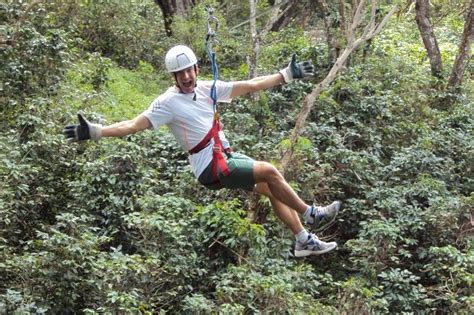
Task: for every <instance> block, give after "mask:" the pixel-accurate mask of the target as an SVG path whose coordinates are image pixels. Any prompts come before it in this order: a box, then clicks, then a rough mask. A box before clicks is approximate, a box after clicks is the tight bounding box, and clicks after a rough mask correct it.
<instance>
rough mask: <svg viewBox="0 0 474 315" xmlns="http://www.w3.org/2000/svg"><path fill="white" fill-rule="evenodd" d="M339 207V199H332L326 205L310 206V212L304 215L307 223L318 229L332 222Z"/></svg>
mask: <svg viewBox="0 0 474 315" xmlns="http://www.w3.org/2000/svg"><path fill="white" fill-rule="evenodd" d="M340 207H341V202H340V201H334V202H333V203H331V204H330V205H329V206H326V207H316V206H312V208H311V213H310V214H309V216H307V217H305V220H306V222H307V223H309V224H312V225H314V226H315V227H317V228H318V229H322V228H324V227H325V226H327V225H328V224H330V223H332V222H334V220H335V219H336V216H337V214H338V212H339V208H340Z"/></svg>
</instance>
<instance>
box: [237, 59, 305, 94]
mask: <svg viewBox="0 0 474 315" xmlns="http://www.w3.org/2000/svg"><path fill="white" fill-rule="evenodd" d="M313 75H314V66H313V65H312V64H311V62H310V61H303V62H300V63H297V62H296V55H293V56H292V58H291V62H290V63H289V64H288V67H286V68H284V69H282V70H280V71H279V72H278V73H276V74H272V75H266V76H261V77H256V78H254V79H252V80H246V81H236V82H234V84H233V88H232V93H231V95H230V97H231V98H234V97H237V96H240V95H245V94H248V93H253V92H257V91H261V90H265V89H268V88H271V87H274V86H277V85H280V84H282V83H290V82H291V81H292V80H293V79H303V78H307V77H312V76H313Z"/></svg>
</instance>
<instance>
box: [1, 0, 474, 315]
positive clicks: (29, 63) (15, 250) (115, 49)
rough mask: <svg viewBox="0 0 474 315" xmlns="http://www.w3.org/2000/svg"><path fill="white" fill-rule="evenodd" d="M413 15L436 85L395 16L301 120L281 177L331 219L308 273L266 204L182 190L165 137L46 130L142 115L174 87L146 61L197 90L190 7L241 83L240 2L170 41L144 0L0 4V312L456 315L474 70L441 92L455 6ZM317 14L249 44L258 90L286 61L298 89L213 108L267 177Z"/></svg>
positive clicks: (467, 249)
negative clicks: (432, 47)
mask: <svg viewBox="0 0 474 315" xmlns="http://www.w3.org/2000/svg"><path fill="white" fill-rule="evenodd" d="M197 2H198V1H197ZM349 2H351V1H348V2H347V3H349ZM392 2H394V1H381V6H380V10H382V11H383V12H385V11H387V10H388V7H389V5H390V4H391V3H392ZM431 2H432V5H433V8H432V14H433V16H434V18H435V19H436V21H437V23H436V24H435V28H434V30H435V33H436V35H437V39H438V42H439V45H440V50H441V56H442V58H443V65H444V68H443V71H444V73H443V74H442V75H441V76H438V77H434V76H432V75H431V72H430V68H429V61H428V60H427V56H426V51H425V50H424V47H423V43H422V41H421V38H420V34H419V31H418V29H417V28H416V23H415V16H414V12H413V11H412V10H411V9H409V8H405V7H403V9H401V10H400V13H399V14H398V15H397V16H394V17H393V18H392V19H391V21H390V22H389V24H388V25H387V26H386V27H385V28H384V30H383V31H382V32H381V33H380V34H379V35H378V36H377V37H375V38H374V39H373V40H372V41H371V42H370V43H368V44H367V45H365V47H362V48H361V49H359V50H357V51H356V52H354V54H353V55H352V56H351V58H350V60H349V62H348V63H347V64H346V66H345V67H344V69H343V71H342V72H341V73H340V74H339V75H338V77H337V78H336V80H335V81H334V82H333V84H331V85H330V86H329V87H328V88H327V89H326V90H324V91H323V92H322V93H321V95H320V96H319V98H318V100H317V102H316V105H315V108H314V109H313V110H312V112H311V113H310V116H309V117H308V121H307V124H306V125H305V127H304V130H303V133H302V135H301V137H300V139H299V140H298V143H297V144H296V145H295V146H294V148H295V152H294V154H295V157H294V160H293V163H292V164H291V169H290V170H289V172H288V173H287V176H288V179H289V180H290V181H291V185H292V186H293V187H294V188H295V189H296V190H297V191H298V193H299V194H300V195H301V196H302V198H303V199H304V200H305V201H307V202H313V201H314V202H316V203H328V202H330V201H332V200H335V199H339V200H342V202H343V210H342V212H341V213H340V215H339V217H338V219H337V221H336V224H334V225H333V226H331V227H330V228H329V229H327V230H325V231H323V232H322V233H320V234H319V236H320V237H321V238H322V239H325V240H328V239H331V240H335V241H337V242H338V244H339V247H338V249H337V250H336V251H334V252H331V253H329V254H326V255H322V256H317V257H312V258H306V259H295V258H294V257H293V256H292V253H291V248H292V246H293V245H292V244H293V236H292V235H291V233H290V231H289V230H287V228H285V227H284V226H283V225H282V224H281V222H280V221H279V220H278V219H277V218H276V216H275V215H274V214H273V213H272V212H271V207H270V204H269V203H268V201H267V200H266V199H264V198H261V199H259V198H258V197H256V196H255V195H253V194H251V193H247V192H242V191H226V190H222V191H218V192H210V191H207V190H205V188H202V187H201V186H199V185H198V184H197V182H196V180H195V179H194V178H193V176H192V174H191V171H190V167H189V166H188V162H187V155H186V153H185V152H182V151H181V149H180V148H179V147H178V145H177V144H176V142H175V141H174V139H173V138H172V136H171V135H170V134H169V133H168V131H167V130H166V129H161V130H159V131H158V132H151V131H147V132H144V133H141V134H137V135H133V136H129V137H126V138H123V139H107V140H101V141H100V142H88V143H69V142H67V141H66V140H65V138H64V137H63V136H62V134H61V130H62V128H63V127H64V126H65V125H67V124H70V123H72V122H74V121H75V119H76V114H77V113H78V112H83V113H84V114H85V115H86V116H87V117H88V118H89V119H90V120H91V121H94V122H101V123H111V122H116V121H120V120H125V119H131V118H133V117H135V116H136V115H137V114H139V113H141V112H142V111H143V110H145V109H146V108H147V107H148V105H149V103H150V102H151V101H152V100H153V99H154V98H155V97H156V96H157V95H159V94H160V93H162V92H164V91H165V89H166V88H167V87H168V86H169V85H170V84H172V81H171V80H170V78H169V77H168V74H167V73H166V71H165V69H164V65H163V59H164V55H165V53H166V51H167V49H168V48H170V47H171V46H173V45H175V44H177V43H185V44H187V45H190V46H192V47H193V48H194V49H195V50H196V52H197V54H198V57H199V59H200V64H201V73H200V75H202V77H204V78H210V75H211V74H210V71H209V70H210V67H209V62H208V60H207V56H206V52H205V50H204V39H205V35H206V12H205V4H212V5H213V6H214V7H215V8H217V10H216V12H215V13H216V14H217V16H218V18H219V21H220V26H219V33H218V34H219V37H218V38H219V42H218V44H217V46H216V52H217V56H218V62H219V68H220V77H221V79H224V80H237V79H245V78H247V76H248V72H249V58H248V57H249V56H250V54H251V52H252V47H253V46H252V41H251V38H250V36H249V33H248V28H247V27H248V26H247V25H243V26H240V27H237V28H235V27H234V26H235V25H238V24H239V23H240V22H242V21H244V20H246V19H248V2H245V1H242V2H235V3H232V2H229V1H224V2H223V3H218V2H213V1H202V2H199V3H198V4H196V5H195V6H194V7H193V8H191V9H190V10H189V12H188V14H187V15H186V16H180V17H176V18H175V19H174V20H173V24H172V27H173V35H172V36H167V33H166V31H165V29H164V25H163V21H162V13H161V11H160V8H159V7H158V6H157V5H156V4H155V3H154V2H153V1H137V2H133V1H132V2H128V1H127V2H122V1H100V2H96V1H57V2H55V1H48V2H46V1H45V2H41V1H33V2H25V1H13V2H9V3H2V4H0V19H1V21H2V33H3V34H2V36H3V39H2V44H1V46H0V55H1V60H2V62H1V69H0V75H1V78H2V80H1V82H2V83H1V84H2V85H1V90H2V95H1V96H0V99H1V105H0V115H1V117H2V120H1V122H0V140H1V141H0V179H1V181H0V249H1V250H0V313H17V314H23V313H32V314H42V313H52V314H56V313H61V314H73V313H84V314H99V313H113V314H115V313H123V314H128V313H133V314H137V313H143V314H152V313H160V312H163V313H166V312H169V313H203V314H204V313H205V314H207V313H224V314H227V313H236V314H251V313H259V312H260V313H290V314H299V313H311V314H367V313H433V312H439V313H459V314H468V313H471V314H472V313H473V312H474V298H473V296H474V295H473V292H472V286H473V279H474V276H473V270H474V250H473V245H474V244H473V239H472V235H473V229H474V226H473V208H474V194H473V186H474V178H473V165H474V159H473V157H474V142H473V139H474V132H473V120H474V110H473V109H474V108H473V105H474V102H473V92H474V84H473V73H474V72H473V71H474V68H473V65H472V60H471V63H470V64H469V65H468V67H467V69H466V73H465V75H464V78H463V83H462V85H461V86H460V87H459V88H458V89H456V90H450V89H446V88H445V86H446V80H447V79H448V76H449V70H450V67H451V66H452V65H453V62H454V60H455V57H456V54H457V52H458V50H457V49H458V45H459V41H460V39H461V34H462V30H463V26H464V23H465V20H464V15H463V14H462V12H461V13H460V11H457V10H449V9H448V8H449V7H451V8H463V1H454V0H450V1H447V0H434V1H431ZM271 3H273V2H271ZM302 3H305V2H304V1H302ZM268 6H270V1H269V2H267V1H260V2H259V7H258V10H260V11H264V10H267V8H268ZM333 13H334V12H333ZM334 17H337V14H335V15H334ZM267 18H268V16H267V15H262V16H261V17H259V19H258V20H257V22H258V27H262V26H263V25H264V23H265V22H266V19H267ZM322 18H323V17H322V16H321V14H318V12H317V11H315V12H314V14H313V15H310V16H309V17H308V18H307V19H306V20H305V21H302V20H299V19H296V18H295V19H294V20H293V21H292V22H290V23H289V24H288V26H286V27H284V28H282V29H281V30H279V31H277V32H269V33H268V34H267V36H266V37H265V38H262V43H261V52H260V56H259V60H258V72H259V73H260V74H269V73H274V72H275V71H277V70H278V69H280V67H284V66H286V64H287V63H288V61H289V58H290V56H291V54H292V53H296V54H297V55H298V58H300V59H302V60H304V59H309V60H312V61H313V63H314V65H315V67H316V77H315V78H314V79H312V80H309V81H299V82H293V83H291V84H288V85H283V86H281V87H278V88H274V89H271V90H268V91H265V92H261V93H260V94H259V98H258V100H257V101H254V99H252V98H239V99H236V100H234V101H233V102H232V104H230V105H226V106H224V107H222V108H221V109H220V110H221V115H222V117H223V118H222V119H223V121H224V123H225V128H226V133H227V136H228V137H229V138H230V139H231V140H232V145H233V147H234V149H235V150H237V151H240V152H243V153H246V154H248V155H250V156H252V157H254V158H257V159H262V160H267V161H271V162H272V163H274V164H275V165H277V166H278V165H279V164H280V158H281V156H282V152H283V151H284V150H285V148H287V147H288V146H289V145H291V144H290V143H288V142H289V135H290V132H291V129H292V128H293V127H294V124H295V117H296V115H297V114H298V112H299V111H300V110H301V107H302V102H303V100H304V98H305V95H306V94H307V93H308V92H309V91H310V90H311V88H312V86H313V85H314V84H316V83H318V82H319V81H320V80H321V79H322V78H324V77H325V76H326V74H327V72H328V70H329V69H330V67H331V64H330V63H329V58H328V51H329V50H328V47H327V43H326V41H325V40H324V32H323V28H322V23H323V21H322ZM339 22H340V21H338V20H337V19H334V21H333V23H336V24H337V23H339ZM257 218H258V219H257Z"/></svg>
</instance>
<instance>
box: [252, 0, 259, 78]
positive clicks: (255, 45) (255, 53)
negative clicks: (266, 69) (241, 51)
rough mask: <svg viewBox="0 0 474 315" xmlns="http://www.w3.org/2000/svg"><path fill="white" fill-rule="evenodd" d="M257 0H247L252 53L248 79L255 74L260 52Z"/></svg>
mask: <svg viewBox="0 0 474 315" xmlns="http://www.w3.org/2000/svg"><path fill="white" fill-rule="evenodd" d="M257 1H258V0H249V5H250V36H251V37H252V47H253V49H252V55H251V56H250V63H249V68H250V69H249V79H253V78H255V77H256V76H257V61H258V56H259V54H260V40H259V38H258V34H257V19H256V17H255V16H256V15H257V8H256V6H257Z"/></svg>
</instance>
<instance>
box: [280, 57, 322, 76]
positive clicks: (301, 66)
mask: <svg viewBox="0 0 474 315" xmlns="http://www.w3.org/2000/svg"><path fill="white" fill-rule="evenodd" d="M280 73H281V75H282V76H283V79H284V80H285V82H286V83H290V82H291V81H292V80H293V79H303V78H307V77H312V76H314V66H313V64H312V63H311V61H303V62H299V63H297V62H296V55H295V54H293V56H292V58H291V62H290V63H289V64H288V67H286V68H285V69H282V70H280Z"/></svg>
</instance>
